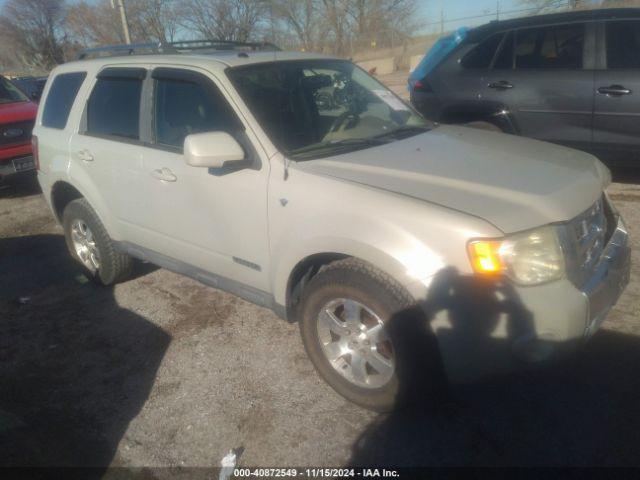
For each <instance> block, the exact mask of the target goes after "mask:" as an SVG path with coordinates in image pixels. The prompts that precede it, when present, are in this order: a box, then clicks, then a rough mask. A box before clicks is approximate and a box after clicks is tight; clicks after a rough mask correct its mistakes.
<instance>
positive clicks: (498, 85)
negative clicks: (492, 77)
mask: <svg viewBox="0 0 640 480" xmlns="http://www.w3.org/2000/svg"><path fill="white" fill-rule="evenodd" d="M487 87H489V88H496V89H498V90H507V89H509V88H513V85H512V84H511V83H509V82H507V81H506V80H500V81H499V82H491V83H489V84H488V85H487Z"/></svg>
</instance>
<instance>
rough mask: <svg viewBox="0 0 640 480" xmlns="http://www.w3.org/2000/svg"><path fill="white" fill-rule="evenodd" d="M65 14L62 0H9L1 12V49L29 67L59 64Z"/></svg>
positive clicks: (50, 66)
mask: <svg viewBox="0 0 640 480" xmlns="http://www.w3.org/2000/svg"><path fill="white" fill-rule="evenodd" d="M65 13H66V4H65V0H8V1H7V3H5V5H4V7H3V8H2V11H1V12H0V37H1V38H0V41H1V42H2V45H3V48H6V49H8V50H10V51H11V52H12V53H13V55H15V57H16V58H17V59H18V60H19V62H20V63H21V64H22V65H25V66H28V67H31V68H39V69H47V70H48V69H50V68H52V67H53V66H55V65H57V64H58V63H61V62H62V61H63V60H64V54H63V48H62V45H63V43H64V42H65V37H64V30H63V24H64V19H65Z"/></svg>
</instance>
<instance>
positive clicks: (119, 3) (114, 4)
mask: <svg viewBox="0 0 640 480" xmlns="http://www.w3.org/2000/svg"><path fill="white" fill-rule="evenodd" d="M111 8H117V9H119V10H120V20H122V32H123V33H124V41H125V43H126V44H130V43H131V36H130V35H129V22H127V9H126V8H125V6H124V0H111Z"/></svg>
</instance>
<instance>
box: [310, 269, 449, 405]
mask: <svg viewBox="0 0 640 480" xmlns="http://www.w3.org/2000/svg"><path fill="white" fill-rule="evenodd" d="M412 304H413V302H412V300H411V298H410V297H409V296H408V294H407V293H406V292H405V291H404V290H403V289H402V287H400V286H399V285H398V284H396V283H395V282H394V281H393V280H392V279H391V278H389V277H388V276H386V275H385V274H383V273H382V272H380V271H378V270H376V269H375V268H374V267H373V266H371V265H369V264H367V263H365V262H360V261H358V260H356V259H352V258H350V259H345V260H340V261H337V262H334V263H332V264H330V265H329V266H327V267H324V268H323V269H322V270H321V271H320V272H319V273H318V274H317V275H316V276H315V277H313V278H312V279H311V280H310V282H309V283H308V285H307V286H306V287H305V289H304V291H303V294H302V299H301V303H300V309H299V311H298V312H299V320H300V333H301V335H302V341H303V343H304V346H305V349H306V351H307V354H308V355H309V358H310V359H311V361H312V363H313V364H314V366H315V368H316V370H317V371H318V373H319V374H320V375H321V376H322V377H323V378H324V380H325V381H326V382H327V383H328V384H329V385H330V386H331V387H332V388H333V389H334V390H336V391H337V392H338V393H339V394H341V395H342V396H344V397H345V398H347V399H348V400H350V401H352V402H354V403H356V404H358V405H360V406H362V407H365V408H369V409H371V410H376V411H388V410H391V409H393V408H394V407H396V406H403V405H404V404H405V403H406V401H407V400H409V396H408V395H407V393H408V392H417V391H418V390H419V386H421V385H425V384H426V383H429V385H430V386H435V379H436V378H438V379H439V378H440V377H439V375H433V372H434V370H435V369H436V368H437V366H438V365H439V363H438V361H437V360H436V353H437V347H435V349H434V342H433V338H432V335H431V334H430V330H429V327H428V324H427V322H426V321H425V317H424V314H423V313H422V312H421V311H419V310H418V309H416V308H415V307H413V306H412ZM425 365H426V368H422V367H423V366H425ZM427 381H428V382H427ZM421 393H422V392H421Z"/></svg>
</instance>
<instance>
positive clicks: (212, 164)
mask: <svg viewBox="0 0 640 480" xmlns="http://www.w3.org/2000/svg"><path fill="white" fill-rule="evenodd" d="M184 158H185V161H186V162H187V165H191V166H192V167H205V168H222V167H223V166H226V165H228V164H229V163H235V162H241V161H243V160H244V159H245V153H244V150H243V149H242V146H240V144H239V143H238V142H237V140H236V139H235V138H233V137H232V136H231V135H229V134H228V133H226V132H206V133H194V134H192V135H187V137H186V138H185V139H184Z"/></svg>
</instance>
